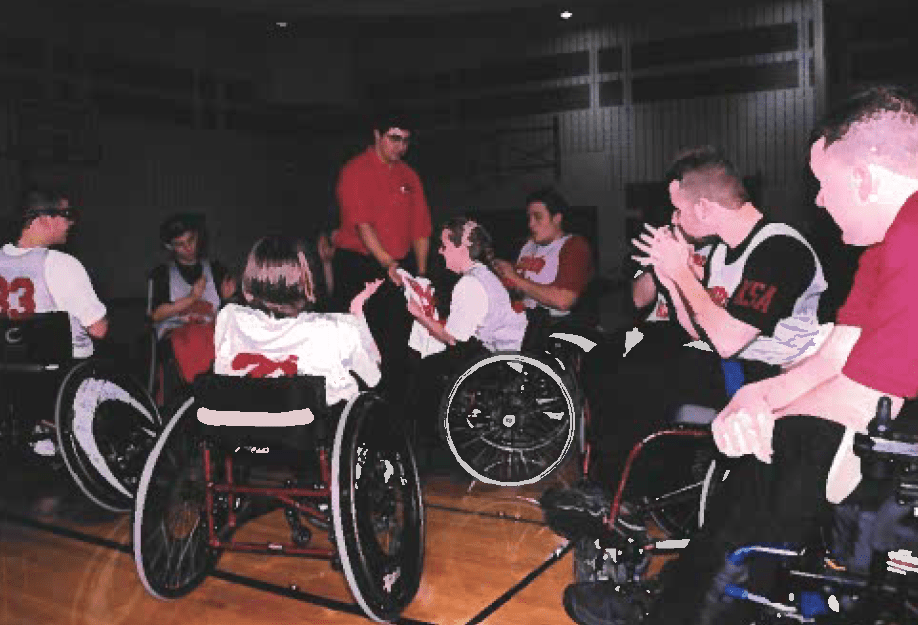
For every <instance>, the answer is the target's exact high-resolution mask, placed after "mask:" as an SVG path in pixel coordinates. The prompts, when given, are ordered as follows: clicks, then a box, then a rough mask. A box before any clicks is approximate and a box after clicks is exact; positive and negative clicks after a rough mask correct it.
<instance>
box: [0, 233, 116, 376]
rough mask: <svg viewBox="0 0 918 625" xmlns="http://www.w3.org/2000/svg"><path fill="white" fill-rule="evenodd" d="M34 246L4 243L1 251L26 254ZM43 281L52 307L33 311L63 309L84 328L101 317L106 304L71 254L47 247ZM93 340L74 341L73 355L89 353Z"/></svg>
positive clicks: (91, 350)
mask: <svg viewBox="0 0 918 625" xmlns="http://www.w3.org/2000/svg"><path fill="white" fill-rule="evenodd" d="M33 249H34V248H21V247H17V246H15V245H13V244H12V243H7V244H6V245H4V246H3V253H4V254H6V255H7V256H9V257H12V258H15V257H17V256H25V255H26V254H28V253H29V252H30V251H32V250H33ZM44 278H45V284H46V285H47V286H48V291H49V292H50V293H51V297H52V298H53V299H54V305H55V307H54V308H51V309H48V310H36V312H55V311H59V310H60V311H64V312H66V313H67V314H69V315H70V316H71V317H73V318H75V319H76V320H77V321H78V322H79V323H80V325H81V326H82V327H83V328H87V327H89V326H91V325H92V324H94V323H96V322H98V321H101V320H102V318H103V317H105V313H106V309H105V305H104V304H103V303H102V302H101V301H99V297H98V296H97V295H96V291H95V289H93V286H92V282H91V281H90V279H89V274H87V273H86V269H85V268H84V267H83V264H82V263H80V261H78V260H77V259H76V258H74V257H73V256H71V255H70V254H65V253H64V252H58V251H57V250H47V257H46V259H45V267H44ZM92 352H93V349H92V341H85V342H83V341H75V342H74V346H73V356H74V358H88V357H89V356H92Z"/></svg>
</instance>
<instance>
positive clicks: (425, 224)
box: [334, 111, 431, 399]
mask: <svg viewBox="0 0 918 625" xmlns="http://www.w3.org/2000/svg"><path fill="white" fill-rule="evenodd" d="M411 126H412V124H411V123H410V122H409V121H408V120H407V119H406V118H405V117H404V116H403V115H401V114H399V113H394V112H391V111H390V112H386V113H383V114H382V115H379V116H378V117H377V118H376V120H375V121H374V128H373V137H374V142H373V145H371V146H369V147H368V148H367V149H366V150H365V151H364V152H362V153H361V154H359V155H357V156H356V157H354V158H353V159H351V160H350V161H348V162H347V163H346V164H345V165H344V167H343V168H342V170H341V174H340V176H339V178H338V185H337V198H338V205H339V209H340V211H341V228H340V229H339V230H338V233H337V236H336V240H335V241H334V243H335V244H336V245H337V252H336V254H335V258H334V275H335V280H336V285H335V291H336V296H337V298H338V300H339V301H342V302H348V301H350V300H351V299H352V298H353V297H354V296H355V295H356V294H357V293H359V292H360V291H361V290H363V288H364V285H365V283H367V282H371V281H373V280H375V279H377V278H380V277H388V278H389V280H388V281H387V282H386V284H384V285H383V287H381V288H380V289H379V291H378V292H377V293H376V295H375V297H374V298H373V300H371V301H370V302H368V303H367V308H366V310H365V314H366V318H367V323H368V324H369V326H370V330H371V331H372V333H373V337H374V338H375V339H376V343H377V345H379V349H380V353H381V355H382V369H383V382H382V388H383V389H386V390H387V391H390V392H391V393H392V394H391V395H390V396H391V397H393V398H394V399H401V397H400V394H401V381H402V380H403V375H402V372H403V371H404V369H405V364H406V359H407V358H408V356H409V353H408V352H409V350H408V335H409V333H410V331H411V321H412V319H411V317H410V316H409V315H408V314H407V312H406V311H405V300H404V296H403V295H402V292H401V289H400V288H396V287H401V283H402V281H401V278H400V277H399V275H398V273H397V270H398V268H399V267H403V268H404V269H405V270H407V271H408V272H409V273H412V274H414V275H420V276H423V275H425V274H426V273H427V257H428V252H429V248H430V233H431V223H430V209H429V208H428V206H427V200H426V198H425V197H424V187H423V186H422V184H421V180H420V178H419V177H418V175H417V173H416V172H415V171H414V169H412V168H411V167H410V166H409V165H407V164H406V163H404V162H403V161H402V158H403V157H404V155H405V152H406V151H407V150H408V144H409V142H410V140H411V130H410V128H411Z"/></svg>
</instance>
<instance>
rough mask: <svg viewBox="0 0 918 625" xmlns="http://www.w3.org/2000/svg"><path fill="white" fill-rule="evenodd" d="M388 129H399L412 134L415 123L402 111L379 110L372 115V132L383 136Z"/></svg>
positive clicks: (384, 108) (393, 109)
mask: <svg viewBox="0 0 918 625" xmlns="http://www.w3.org/2000/svg"><path fill="white" fill-rule="evenodd" d="M390 128H400V129H402V130H406V131H408V132H414V130H415V121H414V120H413V119H412V118H411V116H410V115H409V114H408V113H407V112H406V111H404V110H401V109H396V108H391V107H390V108H386V107H383V108H380V109H378V110H377V111H376V112H375V113H374V114H373V130H376V131H377V132H379V134H381V135H382V134H385V133H386V132H387V131H388V130H389V129H390Z"/></svg>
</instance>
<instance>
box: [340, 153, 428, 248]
mask: <svg viewBox="0 0 918 625" xmlns="http://www.w3.org/2000/svg"><path fill="white" fill-rule="evenodd" d="M337 194H338V206H340V208H341V229H340V231H339V232H338V236H337V238H336V240H335V242H336V243H337V244H338V246H340V247H343V248H345V249H348V250H352V251H354V252H358V253H360V254H364V255H369V251H368V250H367V248H366V247H365V246H364V245H363V242H362V241H361V240H360V238H359V237H358V236H357V224H361V223H367V224H370V225H371V226H373V229H374V230H375V231H376V236H377V237H378V238H379V242H380V243H381V244H382V246H383V248H384V249H385V250H386V252H387V253H388V254H389V255H390V256H392V258H394V259H396V260H400V259H402V258H405V256H407V255H408V252H410V251H411V244H412V242H413V241H414V240H416V239H421V238H427V237H430V233H431V225H430V209H429V208H428V207H427V200H426V199H425V197H424V187H423V186H421V179H420V178H418V175H417V174H416V173H415V171H414V170H413V169H412V168H411V167H409V166H408V165H406V164H405V163H403V162H401V161H399V162H396V163H392V164H391V165H390V164H386V163H383V162H382V160H381V159H380V158H379V155H378V154H377V153H376V149H375V147H374V146H370V147H369V148H368V149H367V150H366V151H365V152H363V153H362V154H359V155H357V156H355V157H354V158H352V159H351V160H350V161H348V162H347V163H346V164H345V165H344V167H343V168H342V169H341V175H340V176H339V177H338V189H337Z"/></svg>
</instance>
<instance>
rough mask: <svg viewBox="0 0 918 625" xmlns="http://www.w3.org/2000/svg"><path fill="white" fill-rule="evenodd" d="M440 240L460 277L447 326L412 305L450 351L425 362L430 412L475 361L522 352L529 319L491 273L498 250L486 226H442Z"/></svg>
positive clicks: (423, 386)
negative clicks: (446, 381) (448, 380)
mask: <svg viewBox="0 0 918 625" xmlns="http://www.w3.org/2000/svg"><path fill="white" fill-rule="evenodd" d="M438 238H439V241H440V246H439V252H440V254H442V255H443V259H444V261H445V262H446V268H447V269H449V270H450V271H452V272H454V273H457V274H460V275H461V277H460V279H459V281H458V282H457V283H456V286H455V287H453V292H452V298H451V302H450V311H449V316H448V317H447V319H446V322H445V323H443V324H441V323H440V322H439V321H436V320H435V319H434V318H433V316H432V315H431V314H430V312H429V311H425V310H424V309H423V308H421V307H420V306H418V304H417V303H415V302H413V301H409V302H408V304H407V307H408V312H410V313H411V314H412V316H414V318H415V319H416V320H417V321H418V323H420V324H421V325H422V326H423V327H424V328H426V329H427V331H428V332H430V334H431V336H433V337H434V338H435V339H437V340H438V341H440V342H441V343H443V344H445V345H446V346H447V349H446V351H444V352H442V353H439V354H435V355H433V356H427V357H426V358H424V360H423V361H422V362H421V374H420V382H419V386H420V389H419V391H420V393H421V394H422V395H423V397H424V398H425V399H424V400H422V401H421V405H422V406H425V407H427V406H437V405H439V402H438V398H439V396H440V394H441V393H442V391H443V378H445V377H450V376H452V375H455V374H458V373H461V371H460V370H459V369H460V368H461V367H462V366H463V365H466V364H467V363H468V361H469V360H471V359H472V358H474V357H476V356H481V355H485V354H488V353H490V352H496V351H519V350H520V348H521V346H522V343H523V336H524V335H525V333H526V324H527V319H526V315H525V314H523V312H521V311H518V310H516V309H514V308H513V306H512V304H511V302H510V294H509V293H508V292H507V289H506V288H505V287H504V285H503V284H502V283H501V281H500V279H499V278H498V277H497V275H496V273H495V272H494V271H493V270H492V269H490V268H489V265H490V264H491V262H492V261H493V259H494V247H493V244H492V243H491V236H490V235H489V234H488V232H487V231H486V230H485V229H484V228H483V227H482V226H480V225H479V224H477V223H476V222H474V221H471V220H469V219H466V218H464V217H456V218H453V219H450V220H449V221H447V222H446V223H445V224H443V226H442V227H441V228H440V230H439V234H438Z"/></svg>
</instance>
